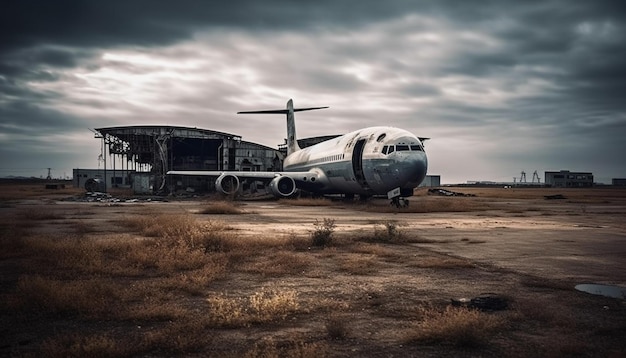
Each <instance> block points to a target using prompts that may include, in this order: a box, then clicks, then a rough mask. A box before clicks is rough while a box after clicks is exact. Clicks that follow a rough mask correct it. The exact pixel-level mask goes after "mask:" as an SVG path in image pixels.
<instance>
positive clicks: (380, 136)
mask: <svg viewBox="0 0 626 358" xmlns="http://www.w3.org/2000/svg"><path fill="white" fill-rule="evenodd" d="M386 136H387V134H385V133H383V134H381V135H379V136H378V138H376V141H377V142H380V141H382V140H383V139H385V137H386Z"/></svg>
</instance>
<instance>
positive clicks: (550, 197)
mask: <svg viewBox="0 0 626 358" xmlns="http://www.w3.org/2000/svg"><path fill="white" fill-rule="evenodd" d="M544 198H546V200H561V199H566V198H565V196H563V194H554V195H544Z"/></svg>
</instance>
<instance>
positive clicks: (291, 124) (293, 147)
mask: <svg viewBox="0 0 626 358" xmlns="http://www.w3.org/2000/svg"><path fill="white" fill-rule="evenodd" d="M324 108H328V107H309V108H293V101H292V100H291V99H290V100H289V101H287V109H270V110H265V111H245V112H237V114H267V113H284V114H286V115H287V155H290V154H291V153H294V152H297V151H299V150H300V147H299V146H298V138H297V137H296V116H295V115H294V113H295V112H301V111H312V110H314V109H324Z"/></svg>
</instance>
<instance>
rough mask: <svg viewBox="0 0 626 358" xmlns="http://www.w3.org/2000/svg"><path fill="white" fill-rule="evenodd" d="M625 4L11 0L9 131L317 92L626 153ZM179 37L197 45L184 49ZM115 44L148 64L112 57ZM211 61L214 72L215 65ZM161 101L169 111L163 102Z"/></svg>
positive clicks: (6, 40) (1, 24)
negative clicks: (188, 73)
mask: <svg viewBox="0 0 626 358" xmlns="http://www.w3.org/2000/svg"><path fill="white" fill-rule="evenodd" d="M625 6H626V5H624V4H623V2H622V1H610V0H604V1H603V0H600V1H587V2H571V1H565V0H542V1H538V0H537V1H496V0H494V1H481V2H479V3H477V2H469V1H460V0H458V1H454V0H449V1H445V0H444V1H404V0H390V1H377V0H376V1H375V0H365V1H356V0H353V1H332V0H322V1H299V2H296V1H289V0H273V1H257V0H245V1H241V0H240V1H220V2H216V1H199V0H198V1H185V0H182V1H175V2H171V1H149V0H141V1H112V2H107V1H95V0H87V1H85V0H82V1H81V0H59V1H36V0H22V1H9V2H6V3H4V4H3V8H2V11H0V116H1V117H0V136H4V137H3V138H6V137H7V136H13V135H14V136H27V135H31V136H32V137H33V138H37V137H39V138H43V135H42V134H41V133H45V132H47V133H63V132H65V131H70V130H72V128H74V130H77V128H80V129H81V130H83V128H86V127H87V126H89V125H90V123H94V122H95V121H96V120H95V119H94V118H96V119H97V120H99V121H103V120H104V121H106V123H115V124H124V123H126V122H125V121H130V120H135V121H141V120H146V121H148V120H152V121H156V120H162V121H163V122H168V123H171V121H177V120H179V118H181V116H184V117H185V118H190V119H191V118H194V120H198V119H200V118H202V116H203V115H204V116H213V117H218V116H216V115H215V114H216V113H226V112H228V113H231V112H234V109H232V106H240V105H241V104H244V103H247V102H250V99H251V98H253V99H254V101H255V102H261V101H265V102H268V101H273V100H274V98H275V97H277V96H292V95H293V93H297V94H298V95H304V94H307V93H310V94H311V96H314V97H316V98H323V99H331V100H335V101H336V102H335V104H341V106H334V107H333V111H332V112H330V113H331V114H328V115H329V116H333V124H334V125H335V127H337V126H344V127H345V128H349V127H354V126H356V125H374V124H380V123H379V122H380V118H394V120H397V121H398V122H397V124H396V123H394V125H398V126H413V127H412V128H407V129H418V128H425V127H426V128H431V130H432V132H434V133H440V134H445V135H446V136H444V137H443V139H440V140H445V138H449V137H447V136H448V135H454V136H457V138H463V139H464V140H467V141H468V142H471V143H480V142H483V143H487V142H489V143H493V145H494V146H497V145H501V146H502V147H504V146H505V144H506V143H507V142H516V141H517V140H518V139H516V138H515V136H511V137H512V139H511V138H508V139H503V138H507V133H508V134H510V133H516V135H518V137H519V142H520V143H523V142H524V141H528V140H533V141H534V140H537V142H533V143H534V144H536V145H537V147H536V148H534V147H533V149H532V150H528V152H527V154H528V155H527V157H526V158H527V159H528V158H530V159H528V160H535V159H536V158H539V157H540V153H541V150H542V149H541V148H542V147H540V146H541V145H542V144H541V143H542V142H541V141H543V142H547V141H551V142H550V144H549V145H545V148H544V149H545V150H546V151H549V150H558V148H559V145H561V146H562V147H563V148H568V151H569V152H570V153H576V154H577V155H579V157H581V158H582V157H583V156H584V157H585V158H586V159H590V158H588V156H587V154H586V153H589V152H591V149H592V148H603V149H602V151H603V153H604V157H603V158H607V157H613V163H618V160H617V159H616V158H615V155H610V152H611V151H612V150H613V151H617V150H620V151H622V150H623V149H624V145H623V144H621V143H622V142H623V141H622V142H620V141H619V140H618V139H617V138H619V136H617V135H616V133H622V134H623V133H624V132H623V131H624V121H626V118H625V115H624V113H625V112H626V101H624V100H623V93H625V92H626V66H625V65H624V60H623V59H624V58H626V42H624V40H623V39H624V35H625V34H626V28H625V26H626V25H625V24H626V11H625ZM206 34H210V35H206ZM203 36H206V37H203ZM181 43H190V44H191V45H189V46H187V47H185V46H179V47H176V45H177V44H181ZM161 49H162V50H161ZM116 50H119V51H121V52H123V53H122V54H132V55H140V56H145V58H146V61H139V60H136V59H135V60H128V59H125V58H122V59H119V58H118V59H116V58H114V57H108V58H105V57H104V56H103V55H104V54H105V53H106V52H115V51H116ZM124 51H125V52H124ZM203 51H204V52H203ZM211 55H216V56H217V57H215V58H211V59H210V60H206V61H207V63H210V65H206V64H204V65H197V66H198V71H199V72H198V73H197V79H196V78H192V79H186V78H171V79H170V78H169V77H167V76H172V75H168V74H167V71H165V70H163V65H162V63H161V62H168V61H169V62H171V63H179V62H181V61H183V60H185V59H198V60H203V59H204V57H210V56H211ZM220 56H221V57H220ZM157 60H158V61H161V62H158V61H157ZM150 61H156V62H150ZM190 66H192V67H193V66H196V65H190ZM203 66H209V67H208V71H210V73H201V72H200V71H203V70H204V71H207V67H203ZM228 66H232V67H238V68H240V69H241V71H232V68H231V67H228ZM107 71H108V72H107ZM246 71H247V72H246ZM170 72H175V71H174V70H170ZM231 72H232V74H231V75H228V74H229V73H231ZM112 73H114V74H117V75H119V74H123V75H124V76H125V78H122V77H115V76H113V75H111V74H112ZM224 73H225V74H226V75H224ZM156 74H160V75H161V76H164V78H165V79H163V78H159V79H158V80H157V79H155V77H154V75H156ZM151 76H153V77H151ZM220 76H221V77H220ZM150 81H154V82H150ZM163 83H167V88H163V87H164V86H163ZM189 83H193V84H194V86H191V85H190V84H189ZM135 86H137V88H135ZM187 86H191V87H187ZM159 91H166V92H167V96H163V95H160V94H159V93H157V92H159ZM139 95H140V96H142V97H141V98H139V99H137V98H134V97H135V96H139ZM261 97H262V99H261ZM164 99H166V100H164ZM296 100H297V101H298V102H301V101H302V98H296ZM151 101H153V102H154V101H156V102H158V104H159V105H162V104H164V103H163V102H169V105H170V107H169V108H167V109H166V110H159V111H156V110H155V109H152V108H150V103H151ZM153 102H152V103H153ZM322 104H326V103H322ZM311 105H318V104H317V103H311ZM142 106H143V107H142ZM146 107H147V108H146ZM338 107H340V108H338ZM203 108H206V109H205V110H204V111H203ZM236 109H237V110H239V109H240V108H236ZM115 111H116V112H115ZM212 111H213V112H212ZM311 116H314V115H311ZM339 116H342V118H338V117H339ZM144 117H145V119H144ZM255 120H256V119H254V118H253V119H250V121H252V122H253V121H255ZM228 121H229V118H216V119H215V120H214V122H212V123H222V122H223V123H224V126H227V125H229V123H228ZM307 126H313V125H309V124H303V127H304V128H305V129H310V128H307ZM317 127H318V128H319V127H320V126H319V125H317ZM342 128H343V127H342ZM42 129H45V130H42ZM218 129H222V130H224V131H227V132H238V130H237V129H229V128H225V127H224V128H218ZM351 129H352V128H351ZM318 130H319V129H318ZM331 131H333V132H335V130H334V129H333V130H331ZM590 133H592V134H593V136H590V135H588V134H590ZM316 134H317V133H316ZM319 134H323V133H319ZM522 135H524V137H522ZM479 138H480V139H479ZM529 138H530V139H529ZM603 139H606V142H607V143H608V144H606V145H604V146H602V145H601V143H602V141H603ZM561 141H562V144H557V143H561ZM572 143H577V145H572ZM15 145H19V143H18V142H16V143H15ZM436 145H437V144H435V148H436ZM31 146H32V145H31ZM524 147H525V146H524V144H515V150H514V153H515V154H514V155H513V154H511V157H507V155H508V154H507V153H508V152H507V151H506V149H503V151H498V152H497V154H494V152H493V148H491V147H490V148H489V149H490V150H491V151H490V150H486V149H485V150H484V151H483V152H481V153H480V155H477V157H482V158H484V160H485V161H489V160H493V161H494V162H495V161H496V160H505V161H506V160H509V161H510V159H511V158H513V157H515V159H516V160H520V161H521V160H522V157H524V156H523V155H522V154H519V153H523V151H522V152H520V148H524ZM24 148H25V149H24V150H27V146H24ZM475 148H476V150H478V149H479V148H478V146H476V147H475ZM577 148H579V149H577ZM434 155H435V160H433V161H432V162H433V163H434V165H435V166H436V165H437V160H436V159H437V158H436V153H434ZM518 156H519V158H518ZM549 157H550V156H547V155H546V156H545V157H544V158H546V160H558V159H564V158H563V157H560V156H559V155H553V157H554V158H551V157H550V158H549ZM590 160H591V159H590ZM591 162H593V160H591ZM596 162H597V161H596ZM454 165H455V164H454V163H452V166H454ZM614 165H615V164H614ZM617 166H619V167H620V168H619V170H622V171H626V168H625V167H624V165H623V164H621V165H619V164H618V165H617ZM552 169H554V168H552ZM571 169H576V168H571Z"/></svg>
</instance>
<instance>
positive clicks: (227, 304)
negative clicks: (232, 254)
mask: <svg viewBox="0 0 626 358" xmlns="http://www.w3.org/2000/svg"><path fill="white" fill-rule="evenodd" d="M207 302H208V304H209V319H210V320H211V322H212V323H213V325H216V326H223V327H247V326H250V325H251V324H255V323H267V322H276V321H279V320H284V319H285V318H286V317H287V316H288V315H289V314H293V313H296V312H297V311H298V308H299V304H298V301H297V293H296V291H293V290H284V291H279V290H276V289H267V288H263V289H261V290H260V291H258V292H255V293H254V294H252V295H251V296H249V297H233V298H229V297H226V296H225V295H218V296H214V297H209V298H208V299H207Z"/></svg>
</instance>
